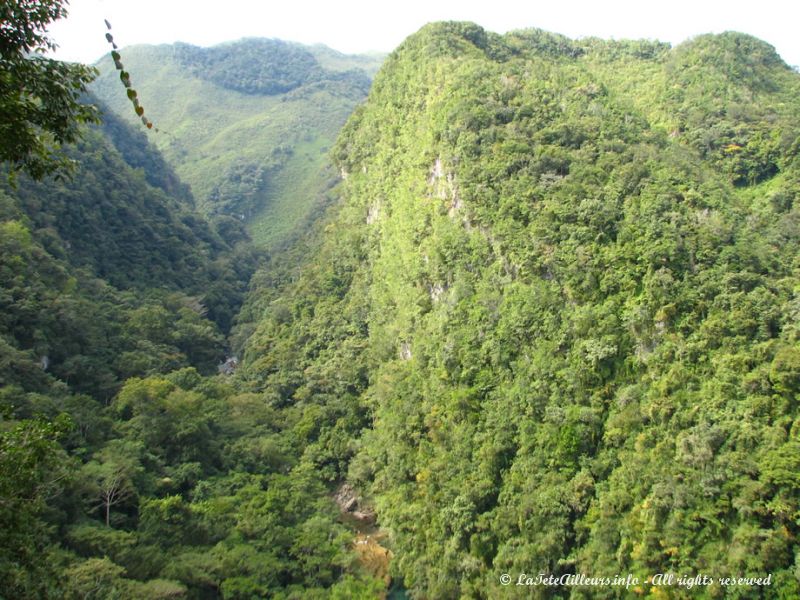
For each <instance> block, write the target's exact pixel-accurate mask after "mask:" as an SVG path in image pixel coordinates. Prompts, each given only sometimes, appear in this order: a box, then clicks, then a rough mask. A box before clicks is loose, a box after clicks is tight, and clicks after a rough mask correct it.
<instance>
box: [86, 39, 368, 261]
mask: <svg viewBox="0 0 800 600" xmlns="http://www.w3.org/2000/svg"><path fill="white" fill-rule="evenodd" d="M122 54H123V57H122V58H123V63H124V64H125V68H126V70H128V71H129V72H130V73H131V74H132V78H133V82H134V86H135V87H136V89H137V91H138V92H139V97H140V98H141V99H142V103H143V104H144V105H145V106H146V109H147V114H148V116H149V118H151V119H152V120H153V121H154V122H155V123H156V125H157V127H158V128H159V129H160V130H161V133H159V134H154V135H152V136H151V139H152V140H153V142H154V143H155V144H156V145H157V147H158V148H159V149H160V150H161V151H162V152H163V154H164V156H165V158H166V160H167V162H168V163H169V164H171V165H172V166H173V167H174V168H175V170H176V172H177V173H178V175H179V176H180V178H181V179H182V180H183V181H184V182H186V183H187V184H188V185H190V186H191V189H192V192H193V193H194V196H195V198H196V199H197V202H198V207H199V208H200V209H201V210H202V211H203V212H204V213H206V214H209V215H214V214H225V215H231V216H234V217H235V218H237V219H240V220H241V221H243V222H244V223H246V224H247V227H248V229H249V230H250V232H251V233H252V235H253V237H254V239H255V240H256V241H257V242H258V243H260V244H262V245H265V246H272V245H275V244H277V243H280V242H283V241H286V240H287V238H289V237H291V236H293V235H295V234H296V228H297V227H298V225H299V224H300V223H301V222H303V220H304V219H306V218H307V217H308V216H309V214H311V213H314V212H315V211H317V210H319V202H320V196H321V195H322V194H323V193H324V192H325V190H326V188H327V187H328V186H329V185H330V181H331V180H332V178H333V173H332V172H331V170H330V167H329V166H328V164H329V162H328V160H327V155H328V154H327V153H328V150H329V149H330V147H331V146H332V144H333V142H334V140H335V138H336V134H337V133H338V131H339V129H340V128H341V126H342V125H343V124H344V122H345V120H346V119H347V117H348V115H349V114H350V113H351V112H352V110H353V108H354V107H355V106H356V104H358V103H359V102H360V101H361V100H363V98H364V97H365V96H366V93H367V90H368V89H369V85H370V77H371V75H372V74H373V73H374V71H375V69H376V68H377V65H378V64H380V57H361V56H346V55H342V54H340V53H337V52H335V51H333V50H331V49H329V48H326V47H324V46H315V47H311V48H306V47H304V46H300V45H298V44H291V43H288V42H282V41H279V40H269V39H247V40H242V41H239V42H233V43H229V44H222V45H220V46H216V47H213V48H199V47H196V46H190V45H188V44H175V45H172V46H157V47H148V46H141V47H132V48H126V49H124V50H122ZM98 66H99V68H100V71H101V75H100V77H99V78H98V79H97V81H96V82H95V83H94V85H93V89H94V91H95V92H96V93H97V94H98V95H99V96H100V97H101V98H102V99H103V100H104V101H105V102H106V103H108V105H109V106H110V107H111V109H112V110H113V111H114V113H115V114H117V115H118V116H120V117H121V118H123V119H126V120H129V121H130V122H131V123H135V122H136V116H135V115H134V114H133V111H132V109H131V106H130V103H129V102H128V100H127V98H126V96H125V89H124V88H123V87H122V86H121V85H120V83H119V79H118V77H117V72H116V71H115V70H114V65H113V63H112V62H111V60H110V58H106V59H104V60H102V61H100V63H99V65H98Z"/></svg>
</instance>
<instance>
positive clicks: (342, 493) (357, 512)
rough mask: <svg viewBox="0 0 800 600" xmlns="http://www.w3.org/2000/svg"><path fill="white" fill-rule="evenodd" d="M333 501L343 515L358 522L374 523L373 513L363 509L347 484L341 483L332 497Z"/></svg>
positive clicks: (356, 494)
mask: <svg viewBox="0 0 800 600" xmlns="http://www.w3.org/2000/svg"><path fill="white" fill-rule="evenodd" d="M333 500H334V501H335V502H336V504H337V505H338V506H339V509H340V510H341V511H342V512H343V513H347V514H349V515H350V516H352V517H353V518H355V519H358V520H359V521H364V522H367V523H372V522H374V521H375V511H374V510H372V509H371V508H368V507H365V506H363V504H362V499H361V498H360V497H359V495H358V493H357V492H356V491H355V490H354V489H353V486H351V485H350V484H349V483H346V482H345V483H343V484H342V485H340V486H339V489H338V490H336V492H335V493H334V495H333Z"/></svg>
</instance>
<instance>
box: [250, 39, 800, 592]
mask: <svg viewBox="0 0 800 600" xmlns="http://www.w3.org/2000/svg"><path fill="white" fill-rule="evenodd" d="M799 93H800V76H798V74H797V73H796V72H794V71H792V70H791V69H790V68H788V67H787V66H786V65H785V64H784V63H783V62H782V61H781V60H780V58H779V57H778V56H777V55H776V54H775V52H774V50H773V49H772V48H771V47H770V46H768V45H767V44H765V43H763V42H761V41H759V40H756V39H753V38H751V37H749V36H746V35H741V34H736V33H726V34H722V35H714V36H712V35H709V36H701V37H698V38H696V39H693V40H690V41H688V42H686V43H684V44H682V45H680V46H678V47H676V48H674V49H670V47H669V46H667V45H664V44H659V43H653V42H644V41H641V42H640V41H621V42H608V41H602V40H597V39H587V40H581V41H572V40H569V39H566V38H563V37H561V36H557V35H553V34H549V33H546V32H542V31H537V30H531V31H520V32H516V33H511V34H508V35H506V36H497V35H494V34H491V33H488V32H485V31H484V30H482V29H481V28H479V27H477V26H474V25H470V24H436V25H431V26H428V27H426V28H424V29H423V30H422V31H421V32H420V33H418V34H416V35H414V36H412V37H411V38H409V39H408V40H407V41H406V42H405V43H404V44H403V45H402V46H401V47H400V48H399V49H398V50H397V51H395V52H394V53H393V54H392V55H391V56H390V57H389V58H388V59H387V61H386V63H385V65H384V67H383V69H382V70H381V72H380V73H379V75H378V76H377V78H376V79H375V82H374V84H373V88H372V91H371V93H370V96H369V99H368V101H367V103H366V104H365V105H363V106H361V107H360V108H359V109H357V110H356V113H355V114H354V115H353V117H352V118H351V119H350V120H349V122H348V124H347V126H346V127H345V129H344V131H343V132H342V134H341V135H340V137H339V141H338V142H337V145H336V147H335V149H334V154H335V158H336V160H337V161H338V163H339V165H340V167H341V168H342V170H343V172H344V174H345V176H346V180H345V182H344V183H343V184H342V186H341V194H342V197H343V201H342V203H341V204H340V205H339V206H338V208H337V211H338V212H337V213H336V217H335V218H334V219H332V221H331V222H330V223H329V224H328V225H327V228H326V231H325V234H326V237H325V241H324V242H323V244H322V246H321V248H320V249H319V250H318V251H317V252H316V254H315V255H314V260H313V262H310V263H309V264H308V265H307V267H306V269H305V271H304V272H303V273H302V274H301V275H300V276H299V278H298V280H297V281H296V282H295V283H292V284H290V285H288V286H284V287H280V286H275V285H274V284H273V283H270V282H266V284H265V285H263V286H262V288H261V289H260V290H259V289H258V286H257V288H256V291H255V292H254V293H253V294H252V295H251V297H250V302H251V303H252V302H255V303H256V305H257V306H258V308H259V310H258V311H255V312H254V314H256V315H258V316H259V319H258V323H257V324H256V325H255V332H254V334H253V335H252V336H251V337H250V339H249V341H248V343H247V344H246V353H245V365H244V370H243V374H242V375H243V377H245V378H246V379H247V381H248V382H249V383H250V385H252V386H253V389H254V390H256V391H258V393H260V394H262V395H263V396H264V397H265V398H266V399H267V400H268V402H269V403H270V404H271V405H273V406H279V407H280V406H286V407H287V408H288V409H289V410H292V411H304V412H305V413H306V414H308V415H316V422H317V423H318V426H317V428H316V430H315V431H314V432H313V435H312V437H311V439H310V441H311V444H310V445H309V446H308V448H307V450H306V453H307V455H310V457H311V458H312V459H313V461H314V463H315V465H316V468H317V470H318V471H319V473H320V474H321V475H322V476H323V477H325V478H327V480H328V481H329V482H331V483H333V482H336V481H339V480H340V479H342V478H346V479H347V480H348V481H349V482H351V483H352V484H354V485H356V486H358V487H359V488H360V489H361V491H362V493H363V494H364V495H365V497H367V498H370V499H371V501H372V502H374V505H375V507H376V508H377V514H378V518H379V521H380V524H381V526H382V527H383V528H384V529H385V530H387V531H388V533H389V538H390V541H391V546H392V549H393V550H394V553H395V559H394V560H393V564H392V567H393V573H394V575H395V576H396V577H398V578H401V579H402V580H403V582H404V584H405V586H406V587H407V588H408V590H409V593H410V594H411V596H412V597H419V598H456V597H470V598H472V597H474V598H502V597H543V598H544V597H565V598H566V597H573V598H604V597H609V598H611V597H628V596H629V595H631V596H633V595H644V596H647V595H650V596H652V597H676V598H682V597H692V598H697V597H704V598H721V597H730V598H737V597H740V598H749V597H756V596H758V597H766V598H791V597H796V596H797V595H799V594H800V582H799V581H798V570H797V569H798V564H800V558H798V554H797V550H796V548H797V536H798V533H800V530H799V529H798V519H797V518H798V514H800V512H798V510H800V505H799V504H798V502H800V487H799V486H798V484H800V480H798V475H797V474H798V472H800V471H798V467H800V452H798V451H800V439H799V438H798V435H799V434H800V421H798V414H797V408H798V407H797V398H798V396H797V394H798V391H799V389H800V388H798V386H799V385H800V348H798V316H800V314H799V313H798V306H800V304H798V296H797V294H798V290H800V287H798V284H799V283H800V281H798V270H797V269H798V257H799V255H798V230H797V224H798V214H799V213H798V208H797V207H796V206H795V201H796V199H797V195H798V191H800V163H798V158H797V154H798V149H800V143H799V141H798V140H800V138H799V137H798V134H800V125H798V123H800V103H798V98H799V97H800V95H798V94H799ZM259 298H260V299H261V300H260V301H259ZM262 311H263V312H262ZM262 314H263V315H264V316H261V315H262ZM365 425H366V427H365V428H364V429H361V428H362V427H364V426H365ZM312 453H313V454H312ZM666 572H673V573H675V574H676V575H681V574H683V575H694V574H697V573H705V574H708V575H711V576H714V577H717V578H719V577H723V576H735V577H742V576H752V577H766V576H767V575H768V574H771V585H770V586H769V587H764V588H747V587H739V588H723V587H721V586H720V584H719V583H718V582H717V583H715V584H714V585H711V586H708V587H702V588H695V589H692V590H691V592H689V591H687V590H686V589H680V588H678V587H677V586H673V587H672V588H664V587H661V588H659V587H655V586H652V585H650V584H649V583H648V582H647V579H648V577H649V576H652V575H654V574H656V573H666ZM504 573H505V574H511V575H512V576H513V580H514V581H516V579H517V576H518V574H520V573H528V574H534V575H535V574H539V573H544V574H553V575H555V576H560V575H562V574H569V573H584V574H587V575H596V576H609V577H613V576H614V575H616V574H622V575H623V576H624V575H625V574H632V575H634V576H636V577H637V578H638V580H639V585H638V586H637V587H636V589H635V590H633V589H631V590H627V591H626V590H625V588H622V589H621V590H620V589H619V588H611V587H604V588H581V587H575V588H565V587H562V588H547V587H541V586H539V587H533V588H527V589H522V590H521V589H520V588H517V587H516V586H513V585H512V586H509V587H505V586H503V585H502V584H501V581H500V575H501V574H504Z"/></svg>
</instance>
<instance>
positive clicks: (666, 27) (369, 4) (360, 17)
mask: <svg viewBox="0 0 800 600" xmlns="http://www.w3.org/2000/svg"><path fill="white" fill-rule="evenodd" d="M69 12H70V15H69V17H68V18H67V19H66V20H63V21H60V22H58V23H55V24H54V25H53V26H52V27H51V29H50V33H51V36H52V38H53V39H54V40H55V41H56V43H58V44H59V46H60V50H59V52H58V54H57V56H58V57H59V58H62V59H64V60H76V61H82V62H94V61H95V60H97V59H98V58H100V56H101V55H102V54H104V53H106V52H108V51H109V47H108V44H107V43H106V41H105V38H104V36H105V32H106V30H105V26H104V25H103V19H108V20H109V21H111V24H112V25H113V27H114V29H113V31H112V33H113V35H114V38H115V40H116V41H117V43H118V44H119V45H120V46H121V47H122V48H124V47H125V46H128V45H132V44H143V43H149V44H157V43H171V42H175V41H183V42H188V43H191V44H197V45H201V46H207V45H213V44H217V43H220V42H224V41H230V40H237V39H239V38H242V37H253V36H260V37H277V38H281V39H284V40H292V41H297V42H302V43H306V44H313V43H323V44H326V45H328V46H330V47H332V48H334V49H336V50H339V51H341V52H345V53H358V52H366V51H370V50H377V51H382V52H388V51H390V50H392V49H393V48H394V47H396V46H397V45H398V44H399V43H400V42H401V41H403V39H404V38H405V37H406V36H408V35H410V34H411V33H413V32H415V31H416V30H418V29H419V28H420V27H421V26H422V25H424V24H425V23H428V22H430V21H440V20H466V21H474V22H476V23H478V24H479V25H482V26H483V27H485V28H486V29H489V30H491V31H496V32H499V33H504V32H506V31H509V30H512V29H522V28H525V27H539V28H541V29H545V30H548V31H553V32H557V33H563V34H565V35H567V36H569V37H573V38H575V37H583V36H590V35H594V36H599V37H603V38H615V39H622V38H647V39H657V40H662V41H666V42H671V43H672V44H678V43H680V42H681V41H683V40H685V39H687V38H689V37H692V36H694V35H697V34H701V33H709V32H714V33H719V32H722V31H726V30H735V31H742V32H745V33H749V34H752V35H755V36H757V37H759V38H761V39H763V40H765V41H767V42H769V43H770V44H772V45H773V46H775V48H776V49H777V50H778V53H779V54H780V55H781V56H782V57H783V59H784V60H785V61H786V62H787V63H789V64H790V65H800V34H799V33H798V25H799V24H800V3H798V2H797V0H758V1H755V0H749V1H747V2H745V1H742V0H729V1H727V2H726V1H722V0H710V1H703V0H659V1H658V2H654V1H651V0H639V1H635V0H606V1H604V0H595V1H587V0H528V1H525V0H484V1H483V2H475V1H472V0H460V1H458V0H393V1H392V2H381V1H380V0H371V1H368V0H327V1H321V0H280V1H279V2H276V1H272V0H260V1H259V0H213V1H208V0H72V1H71V2H70V7H69Z"/></svg>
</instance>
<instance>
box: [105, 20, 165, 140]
mask: <svg viewBox="0 0 800 600" xmlns="http://www.w3.org/2000/svg"><path fill="white" fill-rule="evenodd" d="M104 22H105V24H106V28H107V29H108V32H106V40H107V41H108V43H109V44H111V48H112V50H111V58H112V59H113V60H114V66H115V67H116V69H117V71H119V79H120V81H121V82H122V85H124V86H125V93H126V94H127V96H128V100H130V101H131V104H132V105H133V110H134V112H135V113H136V116H137V117H139V118H140V119H141V120H142V124H144V126H145V127H147V128H148V129H153V131H158V128H153V122H152V121H151V120H150V119H148V118H147V116H145V114H144V107H143V106H142V105H141V103H140V102H139V94H138V93H137V92H136V90H135V89H133V85H132V84H131V75H130V73H128V72H127V71H126V70H125V66H124V65H123V64H122V56H121V55H120V53H119V48H118V46H117V44H116V42H115V41H114V36H112V35H111V33H110V32H111V23H109V22H108V19H104Z"/></svg>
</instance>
